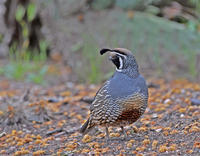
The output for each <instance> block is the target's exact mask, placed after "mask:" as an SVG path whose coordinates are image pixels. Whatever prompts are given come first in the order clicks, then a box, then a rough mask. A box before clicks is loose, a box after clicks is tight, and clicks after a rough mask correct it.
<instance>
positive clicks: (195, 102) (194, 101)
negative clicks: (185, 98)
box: [190, 99, 200, 106]
mask: <svg viewBox="0 0 200 156" xmlns="http://www.w3.org/2000/svg"><path fill="white" fill-rule="evenodd" d="M190 101H191V104H192V105H197V106H200V99H191V100H190Z"/></svg>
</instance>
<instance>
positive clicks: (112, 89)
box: [80, 48, 148, 139]
mask: <svg viewBox="0 0 200 156" xmlns="http://www.w3.org/2000/svg"><path fill="white" fill-rule="evenodd" d="M107 52H109V60H110V61H112V63H113V64H114V65H115V66H116V71H115V73H114V74H113V76H112V77H111V78H110V79H109V80H107V81H106V82H105V83H104V85H103V86H102V87H101V88H100V89H99V90H98V92H97V93H96V96H95V98H94V101H93V102H92V104H91V106H90V117H89V118H88V120H87V121H86V122H85V123H84V124H83V125H82V127H81V129H80V132H81V133H83V134H86V133H87V132H89V131H90V130H91V129H92V128H94V127H95V126H104V127H105V128H106V136H107V139H109V132H108V127H109V126H114V127H121V130H122V132H123V134H124V137H125V138H126V137H127V135H126V132H125V130H124V126H126V125H129V124H132V123H134V122H135V121H137V120H138V119H139V117H140V116H141V115H142V114H143V113H144V112H145V109H146V107H147V103H148V88H147V85H146V81H145V79H144V77H143V76H142V75H141V74H140V73H139V68H138V64H137V62H136V59H135V57H134V56H133V54H132V52H131V51H129V50H127V49H124V48H115V49H107V48H105V49H101V50H100V54H101V55H103V54H104V53H107Z"/></svg>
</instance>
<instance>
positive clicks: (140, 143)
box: [0, 79, 200, 156]
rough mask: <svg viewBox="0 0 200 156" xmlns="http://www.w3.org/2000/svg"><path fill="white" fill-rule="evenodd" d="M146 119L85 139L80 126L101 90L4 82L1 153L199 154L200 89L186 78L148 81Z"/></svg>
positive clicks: (0, 85) (0, 93)
mask: <svg viewBox="0 0 200 156" xmlns="http://www.w3.org/2000/svg"><path fill="white" fill-rule="evenodd" d="M148 83H149V87H150V88H149V94H150V96H149V102H148V108H147V110H146V112H145V113H144V115H143V116H142V117H141V118H140V119H139V120H138V121H137V122H135V123H133V124H132V125H128V126H127V127H125V130H126V133H127V136H128V137H127V138H124V135H123V134H122V133H121V130H120V128H116V127H110V128H109V132H110V140H108V142H106V137H105V129H104V128H103V127H96V128H95V129H93V130H92V131H91V132H89V133H88V134H86V135H85V136H82V135H81V134H80V133H79V128H80V126H81V125H82V124H83V123H84V122H85V121H86V119H87V118H88V116H89V106H90V102H91V101H92V99H93V97H94V95H95V93H96V91H97V90H98V89H99V87H100V86H96V85H85V84H84V85H81V84H75V83H71V82H68V83H65V84H61V85H55V86H46V87H44V86H39V85H34V84H25V83H20V82H12V81H8V80H5V79H4V80H3V79H2V80H1V82H0V88H1V89H0V116H1V118H0V154H1V155H138V156H139V155H141V156H142V155H195V156H196V155H198V154H199V153H200V104H199V100H200V85H199V84H196V83H192V82H189V81H187V80H174V81H165V80H162V79H156V80H153V79H148Z"/></svg>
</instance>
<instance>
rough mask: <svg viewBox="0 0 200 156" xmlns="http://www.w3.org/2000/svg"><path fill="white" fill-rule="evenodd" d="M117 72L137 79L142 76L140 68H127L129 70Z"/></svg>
mask: <svg viewBox="0 0 200 156" xmlns="http://www.w3.org/2000/svg"><path fill="white" fill-rule="evenodd" d="M116 72H119V73H123V74H126V75H127V76H129V77H130V78H137V77H138V76H139V75H140V73H139V70H138V67H136V68H127V69H123V70H120V71H119V70H117V71H116Z"/></svg>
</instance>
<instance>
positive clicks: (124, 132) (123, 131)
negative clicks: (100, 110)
mask: <svg viewBox="0 0 200 156" xmlns="http://www.w3.org/2000/svg"><path fill="white" fill-rule="evenodd" d="M121 130H122V133H123V134H124V139H127V134H126V131H125V129H124V127H123V126H121Z"/></svg>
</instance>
